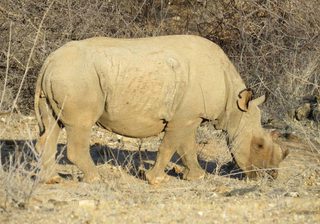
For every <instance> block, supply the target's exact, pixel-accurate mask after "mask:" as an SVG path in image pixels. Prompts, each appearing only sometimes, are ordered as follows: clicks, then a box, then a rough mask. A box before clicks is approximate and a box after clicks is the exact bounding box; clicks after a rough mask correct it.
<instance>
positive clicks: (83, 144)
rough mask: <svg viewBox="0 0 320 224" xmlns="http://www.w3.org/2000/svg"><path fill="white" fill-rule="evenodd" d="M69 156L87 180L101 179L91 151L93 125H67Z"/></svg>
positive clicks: (89, 181)
mask: <svg viewBox="0 0 320 224" xmlns="http://www.w3.org/2000/svg"><path fill="white" fill-rule="evenodd" d="M66 131H67V141H68V143H67V156H68V159H69V160H70V161H71V162H72V163H74V164H75V165H76V166H77V167H78V168H79V169H80V170H81V171H82V172H83V173H84V178H83V180H84V181H85V182H88V183H91V182H96V181H100V175H99V173H98V170H97V168H96V167H95V165H94V163H93V160H92V159H91V156H90V152H89V145H90V133H91V126H86V127H73V126H71V127H70V126H69V127H66Z"/></svg>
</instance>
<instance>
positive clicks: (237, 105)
mask: <svg viewBox="0 0 320 224" xmlns="http://www.w3.org/2000/svg"><path fill="white" fill-rule="evenodd" d="M252 96H253V92H252V90H251V89H248V88H247V87H246V86H245V84H244V82H243V80H242V79H241V77H240V75H239V73H238V72H237V70H236V69H235V67H234V65H233V64H232V62H231V61H230V60H229V58H228V57H227V56H226V54H225V53H224V52H223V50H222V49H221V48H220V47H219V46H218V45H216V44H214V43H213V42H211V41H209V40H207V39H205V38H202V37H199V36H193V35H173V36H161V37H149V38H138V39H116V38H107V37H94V38H90V39H85V40H80V41H72V42H69V43H67V44H65V45H64V46H62V47H61V48H59V49H58V50H56V51H54V52H53V53H51V54H50V55H49V56H48V58H47V59H46V60H45V62H44V64H43V66H42V68H41V70H40V74H39V76H38V79H37V84H36V92H35V113H36V117H37V120H38V125H39V130H40V135H39V138H38V141H37V144H36V150H37V152H38V153H39V154H40V155H41V170H43V171H48V172H49V171H50V172H51V171H52V173H54V171H53V168H52V167H54V164H55V154H56V147H57V139H58V135H59V132H60V130H61V129H62V128H65V130H66V133H67V157H68V159H69V160H70V161H71V162H72V163H74V164H75V165H76V166H77V167H78V168H79V169H80V170H81V171H82V172H83V174H84V178H83V180H84V181H86V182H94V181H99V180H100V178H101V177H100V175H99V172H98V170H97V168H96V167H95V165H94V163H93V161H92V159H91V157H90V153H89V140H90V133H91V129H92V126H93V125H95V124H99V125H100V126H101V127H103V128H105V129H107V130H109V131H111V132H114V133H117V134H119V135H123V136H129V137H135V138H145V137H149V136H154V135H158V134H159V133H161V132H164V137H163V140H162V142H161V144H160V146H159V149H158V153H157V157H156V161H155V164H154V166H153V167H152V168H151V169H149V170H148V171H147V172H146V174H145V177H146V179H147V181H148V182H149V183H150V184H158V183H161V182H162V181H166V180H167V179H168V176H167V174H166V173H165V167H166V166H167V164H168V162H169V161H170V159H171V157H172V156H173V154H174V153H175V152H177V153H178V154H179V155H180V157H181V160H182V162H183V164H184V166H185V169H184V173H183V178H184V179H186V180H195V179H199V178H203V177H204V174H205V171H204V170H203V169H202V168H201V167H200V165H199V162H198V159H197V150H196V140H195V135H196V130H197V127H198V126H199V124H200V123H201V122H202V121H204V120H209V121H213V122H214V123H215V126H216V128H217V129H221V130H225V131H226V132H227V134H228V140H229V143H230V144H231V145H232V148H231V153H232V155H233V157H234V159H235V161H236V163H237V164H238V166H239V167H240V168H241V169H242V170H243V171H244V172H245V173H246V175H247V176H248V177H256V176H257V173H258V172H261V171H262V170H273V171H272V175H273V176H276V175H277V168H278V167H279V164H280V162H281V161H282V160H283V159H284V158H285V157H286V156H287V155H288V151H287V150H285V149H282V148H281V147H280V146H279V145H278V144H277V143H276V142H275V140H274V139H273V137H272V134H270V133H268V132H267V131H265V130H264V129H263V128H262V126H261V112H260V109H259V108H258V106H259V105H260V104H261V103H263V102H264V101H265V96H260V97H258V98H256V99H253V97H252ZM52 175H53V174H52ZM43 179H44V180H48V179H50V177H48V175H47V176H46V178H45V177H43Z"/></svg>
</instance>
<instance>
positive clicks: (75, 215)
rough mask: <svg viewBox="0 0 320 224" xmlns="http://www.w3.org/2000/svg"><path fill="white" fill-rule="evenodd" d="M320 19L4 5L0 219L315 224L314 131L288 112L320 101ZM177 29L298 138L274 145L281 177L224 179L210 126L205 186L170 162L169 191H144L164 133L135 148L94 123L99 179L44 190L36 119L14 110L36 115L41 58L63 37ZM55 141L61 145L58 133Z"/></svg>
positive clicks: (223, 153)
mask: <svg viewBox="0 0 320 224" xmlns="http://www.w3.org/2000/svg"><path fill="white" fill-rule="evenodd" d="M50 7H51V8H50ZM319 14H320V8H319V7H318V2H317V1H316V0H308V1H298V0H285V1H279V0H273V1H254V0H248V1H241V0H217V1H206V0H204V1H188V0H167V1H165V0H138V1H131V0H130V1H125V0H118V1H85V0H80V1H71V0H59V1H58V0H57V1H43V2H39V1H32V0H22V1H18V2H17V1H13V0H4V1H2V2H1V3H0V21H1V22H0V39H1V40H3V41H1V42H0V93H1V94H0V97H1V98H0V139H1V142H0V150H1V164H0V165H1V167H0V222H3V223H7V222H8V223H9V222H11V223H17V222H21V221H23V220H27V219H28V220H34V221H35V222H37V221H38V220H43V219H46V220H47V222H48V223H51V222H52V223H56V222H65V223H73V222H81V223H84V222H87V223H103V222H108V223H110V222H119V221H121V222H129V221H130V222H132V223H141V222H148V223H168V222H172V223H175V222H187V223H194V222H201V223H215V222H216V223H221V222H226V223H229V222H254V223H269V222H287V223H316V222H317V221H318V220H319V219H320V213H319V211H320V201H319V200H318V198H319V186H320V170H319V164H320V158H319V145H320V138H319V124H318V123H315V122H313V123H312V122H311V121H302V122H297V121H295V120H292V119H289V116H287V115H288V111H290V110H292V108H295V107H296V106H297V105H298V104H299V103H300V101H301V98H302V97H303V96H305V95H320V88H319V73H320V64H319V61H320V60H319V59H320V54H319V52H320V36H319V35H320V17H319V16H318V15H319ZM186 33H188V34H198V35H201V36H204V37H206V38H208V39H210V40H213V41H214V42H216V43H218V44H219V45H221V46H222V48H223V49H224V50H225V51H226V53H227V54H228V55H229V56H230V58H231V59H232V60H233V61H234V63H235V64H236V66H237V68H238V69H239V71H240V73H241V75H242V77H243V79H244V80H245V81H246V83H247V85H248V86H250V87H253V88H254V89H255V90H256V91H257V94H261V93H264V92H267V93H269V96H270V99H269V101H268V103H267V105H266V106H265V107H264V108H263V109H264V120H267V118H270V117H272V118H278V119H282V120H284V123H285V125H286V126H285V127H286V130H284V129H281V130H280V131H281V132H283V133H288V132H290V133H293V134H294V135H295V136H297V137H298V138H297V139H294V140H290V141H288V140H285V139H282V141H283V142H282V144H284V145H286V146H287V147H289V148H290V149H291V154H290V155H289V158H288V159H287V160H286V161H285V162H284V163H283V165H282V166H281V167H280V177H279V179H278V180H276V181H274V182H270V181H268V180H267V178H262V179H260V180H259V181H249V180H238V179H234V178H230V177H233V176H234V175H233V174H231V173H230V172H228V169H226V170H225V171H223V169H224V168H225V167H224V166H225V164H226V163H227V162H228V161H230V159H231V158H230V153H229V152H228V150H227V147H226V142H225V136H224V134H223V133H220V132H216V131H214V130H213V128H212V124H205V125H204V126H202V127H200V128H199V131H198V136H197V141H198V143H199V158H200V159H201V160H202V165H203V167H204V168H205V169H206V170H207V171H208V172H209V173H210V174H208V175H207V176H206V178H205V180H202V181H196V182H187V181H183V180H181V179H179V175H178V174H176V173H174V172H173V171H174V170H175V169H176V168H177V167H176V165H173V164H170V165H169V166H168V171H170V172H169V173H170V174H173V177H172V179H171V180H170V181H169V183H168V184H164V185H163V186H159V187H157V188H154V187H151V186H148V185H147V184H146V183H145V182H144V181H143V180H141V179H140V177H141V171H144V170H145V169H148V168H149V166H150V164H152V163H153V160H154V157H155V152H156V149H157V146H158V145H159V142H160V139H161V136H158V137H156V138H153V139H144V140H143V141H142V142H140V141H139V140H133V139H127V138H122V137H119V136H116V135H112V134H110V133H109V134H108V133H106V132H105V131H104V130H101V129H99V128H97V127H94V134H93V136H92V140H91V145H92V147H91V148H92V151H93V156H96V162H97V164H98V168H99V170H100V172H101V173H103V177H104V179H105V183H103V184H94V185H87V184H85V183H81V182H80V183H79V182H77V181H66V183H63V184H61V185H51V186H50V185H39V183H38V182H37V181H36V180H34V179H33V178H32V177H33V175H34V173H35V172H36V170H37V167H38V164H37V162H36V160H35V156H34V146H33V140H34V139H35V138H36V137H37V134H38V132H37V129H36V124H35V120H34V119H33V118H30V119H29V118H26V117H24V115H23V114H25V115H26V114H32V113H33V112H32V111H33V108H32V105H33V93H34V85H35V79H36V76H37V73H38V71H39V68H40V66H41V64H42V62H43V61H44V59H45V57H46V56H48V54H49V53H51V52H52V51H53V50H55V49H57V48H58V47H60V46H61V45H62V44H64V43H66V42H68V41H70V40H78V39H84V38H88V37H92V36H99V35H101V36H113V37H144V36H157V35H165V34H186ZM3 111H9V112H11V113H9V116H7V115H3V114H2V112H3ZM13 111H14V112H16V113H12V112H13ZM17 114H19V115H17ZM18 140H22V141H18ZM60 144H63V145H62V146H61V145H60V146H59V149H61V148H62V149H63V148H64V144H65V133H62V135H61V138H60ZM138 149H140V150H141V152H139V151H138ZM141 160H143V161H144V163H142V162H141ZM175 160H179V158H175ZM212 161H214V164H212ZM63 163H67V165H62V166H59V169H60V171H61V172H62V173H66V174H68V175H70V174H71V175H72V176H73V179H74V180H77V179H78V178H81V173H80V172H79V171H78V170H77V169H76V168H75V167H74V166H72V165H70V164H68V162H67V161H66V160H64V162H63ZM178 168H179V167H178ZM227 168H228V167H227ZM221 170H222V171H221ZM17 209H18V210H17Z"/></svg>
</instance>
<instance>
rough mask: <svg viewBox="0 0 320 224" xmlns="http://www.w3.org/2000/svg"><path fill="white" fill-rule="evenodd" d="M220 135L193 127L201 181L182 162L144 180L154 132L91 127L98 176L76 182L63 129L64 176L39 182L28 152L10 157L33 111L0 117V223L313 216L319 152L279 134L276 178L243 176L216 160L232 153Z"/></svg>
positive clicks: (25, 139)
mask: <svg viewBox="0 0 320 224" xmlns="http://www.w3.org/2000/svg"><path fill="white" fill-rule="evenodd" d="M221 136H223V134H222V133H220V132H217V131H213V130H211V129H210V126H205V127H202V128H200V130H199V134H198V142H200V143H201V144H199V159H200V161H201V165H202V166H203V168H204V169H206V170H207V175H206V177H205V179H204V180H199V181H191V182H190V181H184V180H181V178H180V177H179V174H178V173H177V172H178V170H179V169H180V168H181V167H180V166H179V165H174V163H171V164H170V165H169V166H168V172H169V174H170V175H171V178H170V181H169V182H168V183H164V184H161V185H160V186H151V185H148V184H147V183H146V181H144V180H143V179H142V178H141V175H140V174H141V172H140V171H139V170H142V171H143V170H144V169H148V168H149V166H150V165H152V163H153V161H154V159H155V156H156V150H157V147H158V145H159V143H160V140H161V136H160V137H159V136H158V137H154V138H148V139H143V140H142V141H139V140H137V139H129V138H124V137H121V136H118V135H115V134H111V133H108V132H107V131H105V130H103V129H101V128H98V127H94V128H93V132H92V139H91V155H92V157H93V160H94V161H95V163H96V164H97V166H98V168H99V170H100V173H101V174H102V176H103V179H104V183H100V184H86V183H83V182H81V181H78V179H81V172H80V171H79V170H78V169H77V168H76V167H75V166H73V165H72V164H70V163H69V162H68V161H67V159H66V158H65V155H64V153H63V151H64V149H65V142H66V138H65V133H64V132H62V133H61V136H60V139H59V150H58V151H60V152H62V156H61V157H62V158H61V159H60V164H59V165H58V169H59V171H60V174H61V175H62V176H63V177H65V179H64V181H63V182H62V183H60V184H39V183H37V182H36V181H33V180H32V178H30V175H29V174H28V171H26V169H27V168H28V167H29V165H30V164H32V163H35V161H33V160H32V159H30V158H29V157H30V156H29V157H28V158H29V159H30V161H29V160H28V158H27V157H23V156H22V157H23V158H24V160H20V162H15V161H17V159H14V158H18V157H19V155H25V154H28V155H32V148H33V144H34V142H35V139H36V137H37V125H36V121H35V119H34V117H24V116H19V115H12V117H11V118H10V115H8V116H2V117H0V147H1V162H2V163H1V164H2V167H1V169H0V185H1V189H0V223H46V224H49V223H312V224H313V223H320V166H319V164H320V154H319V151H312V150H311V149H310V147H309V146H308V144H307V143H306V142H304V141H302V140H299V139H290V140H288V139H285V138H282V139H281V144H282V146H285V147H288V148H289V150H290V154H289V156H288V157H287V158H286V160H285V161H284V162H283V163H282V164H281V167H280V173H279V177H278V179H276V180H274V181H270V180H268V179H267V178H262V179H259V180H255V181H254V180H247V179H246V178H239V175H235V174H231V172H230V169H229V167H228V166H226V165H225V166H222V165H223V164H224V163H226V162H228V161H229V160H230V159H231V157H230V155H229V153H228V151H227V150H226V146H225V142H224V141H223V140H222V137H221ZM204 143H206V144H204ZM139 147H140V150H141V154H139V152H138V149H139ZM30 152H31V153H30ZM19 158H20V157H19ZM141 159H142V160H143V161H144V163H141V162H140V161H141ZM176 159H178V158H177V157H176V158H174V159H173V160H176ZM10 161H11V166H8V165H7V164H8V163H10ZM26 161H27V162H26ZM26 164H27V165H26ZM28 164H29V165H28ZM219 168H221V169H219Z"/></svg>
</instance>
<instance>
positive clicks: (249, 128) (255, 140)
mask: <svg viewBox="0 0 320 224" xmlns="http://www.w3.org/2000/svg"><path fill="white" fill-rule="evenodd" d="M247 94H249V95H250V93H245V92H244V93H242V97H241V96H240V95H239V97H240V100H238V101H239V102H238V108H239V110H241V111H242V113H241V115H240V122H239V123H238V124H237V128H236V129H237V131H236V133H235V135H234V139H233V141H232V153H233V156H234V159H235V161H236V162H237V164H238V166H239V167H240V168H241V169H242V170H243V171H245V173H246V175H247V176H248V177H250V178H255V177H257V176H259V174H263V173H268V174H269V175H270V176H272V177H273V178H276V177H277V175H278V169H277V168H278V167H279V164H280V162H281V161H282V160H283V159H284V158H285V157H286V156H287V155H288V153H289V152H288V150H287V149H283V148H281V147H280V146H279V145H278V144H277V143H276V136H275V134H274V133H272V132H271V133H269V132H267V131H265V130H264V129H263V128H262V126H261V112H260V109H259V108H258V105H260V104H261V103H263V102H264V101H265V96H262V97H259V98H257V99H254V100H251V95H250V96H249V95H247ZM241 100H242V101H244V102H241ZM238 121H239V120H238Z"/></svg>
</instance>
